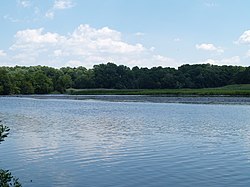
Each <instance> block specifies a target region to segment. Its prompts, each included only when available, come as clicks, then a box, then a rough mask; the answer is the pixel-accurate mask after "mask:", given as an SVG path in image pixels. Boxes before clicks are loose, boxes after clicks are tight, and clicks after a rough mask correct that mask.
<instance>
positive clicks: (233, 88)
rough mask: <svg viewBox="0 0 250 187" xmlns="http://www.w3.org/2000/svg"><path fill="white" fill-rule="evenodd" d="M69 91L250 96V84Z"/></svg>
mask: <svg viewBox="0 0 250 187" xmlns="http://www.w3.org/2000/svg"><path fill="white" fill-rule="evenodd" d="M67 93H68V94H71V95H167V96H171V95H174V96H187V95H195V96H219V95H224V96H250V85H249V84H245V85H229V86H225V87H219V88H204V89H68V90H67Z"/></svg>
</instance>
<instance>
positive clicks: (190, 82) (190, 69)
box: [0, 63, 250, 95]
mask: <svg viewBox="0 0 250 187" xmlns="http://www.w3.org/2000/svg"><path fill="white" fill-rule="evenodd" d="M231 84H250V67H241V66H217V65H211V64H195V65H189V64H185V65H182V66H180V67H179V68H178V69H175V68H169V67H165V68H164V67H153V68H139V67H137V66H136V67H133V68H132V69H131V68H129V67H126V66H124V65H116V64H114V63H107V64H99V65H95V66H94V67H93V68H92V69H86V68H85V67H77V68H71V67H63V68H60V69H55V68H52V67H47V66H31V67H21V66H16V67H0V95H11V94H48V93H65V92H66V90H67V89H69V88H73V89H100V88H101V89H123V90H124V89H125V90H126V89H187V88H192V89H201V88H216V87H222V86H226V85H231Z"/></svg>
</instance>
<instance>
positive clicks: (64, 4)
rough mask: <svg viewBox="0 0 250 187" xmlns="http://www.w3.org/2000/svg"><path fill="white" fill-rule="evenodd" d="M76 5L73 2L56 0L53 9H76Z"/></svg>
mask: <svg viewBox="0 0 250 187" xmlns="http://www.w3.org/2000/svg"><path fill="white" fill-rule="evenodd" d="M74 6H75V5H74V3H73V2H72V1H71V0H55V2H54V6H53V8H54V9H55V10H56V9H69V8H72V7H74Z"/></svg>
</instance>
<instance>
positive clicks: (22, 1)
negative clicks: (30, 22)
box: [17, 0, 31, 8]
mask: <svg viewBox="0 0 250 187" xmlns="http://www.w3.org/2000/svg"><path fill="white" fill-rule="evenodd" d="M17 3H18V5H19V6H21V7H23V8H28V7H30V6H31V2H30V1H29V0H18V1H17Z"/></svg>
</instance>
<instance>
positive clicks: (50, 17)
mask: <svg viewBox="0 0 250 187" xmlns="http://www.w3.org/2000/svg"><path fill="white" fill-rule="evenodd" d="M45 17H46V18H49V19H53V18H54V17H55V13H54V11H51V10H49V11H47V12H46V13H45Z"/></svg>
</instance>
